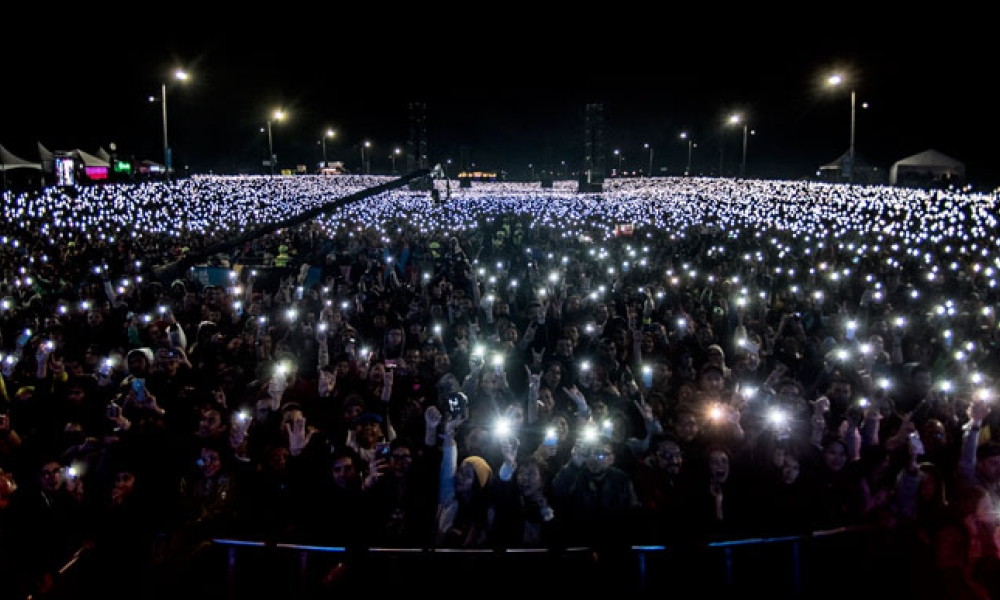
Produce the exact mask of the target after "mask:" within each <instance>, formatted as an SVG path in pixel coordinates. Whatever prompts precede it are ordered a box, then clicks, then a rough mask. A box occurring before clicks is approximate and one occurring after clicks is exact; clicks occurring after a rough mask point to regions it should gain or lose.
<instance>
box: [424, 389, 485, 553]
mask: <svg viewBox="0 0 1000 600" xmlns="http://www.w3.org/2000/svg"><path fill="white" fill-rule="evenodd" d="M424 418H425V421H426V425H427V428H428V430H431V429H437V426H438V425H439V424H440V423H441V422H442V421H445V419H446V417H444V416H442V413H441V411H440V410H438V408H437V407H436V406H433V405H431V406H429V407H428V408H427V410H426V412H425V415H424ZM464 421H465V419H463V418H461V417H458V418H454V419H453V418H447V420H446V421H445V425H444V433H443V434H442V437H443V443H442V448H441V479H440V482H439V488H438V509H437V534H436V536H435V538H436V539H435V543H436V545H437V546H438V547H444V548H485V547H488V545H489V538H490V533H491V526H492V521H493V512H494V511H493V503H492V499H491V487H492V483H493V469H491V468H490V466H489V464H488V463H487V462H486V460H485V459H483V458H482V457H481V456H475V455H472V456H467V457H466V458H465V459H464V460H462V462H461V464H459V462H458V445H457V444H456V442H455V431H456V430H457V429H458V427H459V426H460V425H461V424H462V423H463V422H464Z"/></svg>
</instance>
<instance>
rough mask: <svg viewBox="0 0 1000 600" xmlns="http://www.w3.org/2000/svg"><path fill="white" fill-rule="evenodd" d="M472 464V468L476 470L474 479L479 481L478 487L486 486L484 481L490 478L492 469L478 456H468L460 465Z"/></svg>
mask: <svg viewBox="0 0 1000 600" xmlns="http://www.w3.org/2000/svg"><path fill="white" fill-rule="evenodd" d="M465 465H472V470H473V471H475V472H476V481H478V482H479V487H486V482H487V481H489V480H490V475H491V474H492V473H493V469H491V468H490V466H489V465H488V464H487V463H486V461H485V460H483V459H482V458H480V457H478V456H469V457H467V458H466V459H465V460H463V461H462V466H465Z"/></svg>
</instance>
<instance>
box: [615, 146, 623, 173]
mask: <svg viewBox="0 0 1000 600" xmlns="http://www.w3.org/2000/svg"><path fill="white" fill-rule="evenodd" d="M615 156H617V157H618V176H619V177H621V176H622V151H621V150H619V149H618V148H615Z"/></svg>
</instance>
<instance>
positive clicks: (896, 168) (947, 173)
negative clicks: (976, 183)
mask: <svg viewBox="0 0 1000 600" xmlns="http://www.w3.org/2000/svg"><path fill="white" fill-rule="evenodd" d="M963 181H965V163H963V162H962V161H959V160H956V159H954V158H952V157H950V156H947V155H945V154H942V153H941V152H938V151H937V150H925V151H923V152H920V153H919V154H914V155H913V156H907V157H906V158H904V159H902V160H898V161H896V162H895V163H894V164H893V165H892V169H890V170H889V182H890V183H891V184H892V185H921V186H934V187H938V186H940V185H942V184H951V183H956V184H960V183H961V182H963Z"/></svg>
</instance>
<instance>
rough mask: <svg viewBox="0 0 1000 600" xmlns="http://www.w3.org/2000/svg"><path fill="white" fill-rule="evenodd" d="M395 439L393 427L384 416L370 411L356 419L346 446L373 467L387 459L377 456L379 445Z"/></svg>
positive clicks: (349, 432) (348, 435)
mask: <svg viewBox="0 0 1000 600" xmlns="http://www.w3.org/2000/svg"><path fill="white" fill-rule="evenodd" d="M395 437H396V433H395V431H394V430H393V428H392V425H391V424H389V423H388V422H387V421H386V419H384V418H382V415H380V414H378V413H374V412H370V411H369V412H363V413H361V414H360V415H358V416H357V417H355V418H354V422H353V423H352V428H351V429H350V430H349V431H348V432H347V440H346V441H345V445H346V446H349V447H351V448H353V449H354V450H355V451H356V452H357V453H358V454H359V455H360V456H361V458H362V459H364V461H365V462H366V463H367V464H370V465H373V464H376V463H377V461H379V460H383V459H385V457H383V456H377V454H376V449H377V447H378V443H379V442H386V443H388V442H391V441H392V440H393V439H394V438H395Z"/></svg>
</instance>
